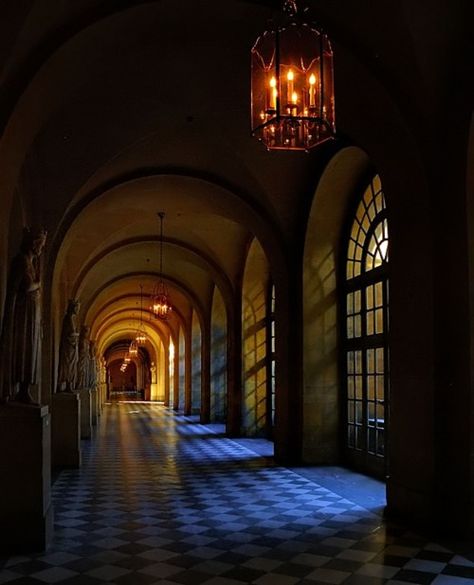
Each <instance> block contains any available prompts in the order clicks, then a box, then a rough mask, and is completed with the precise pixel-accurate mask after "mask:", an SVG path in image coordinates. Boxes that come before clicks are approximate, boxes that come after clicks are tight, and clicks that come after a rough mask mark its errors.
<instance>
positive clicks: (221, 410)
mask: <svg viewBox="0 0 474 585" xmlns="http://www.w3.org/2000/svg"><path fill="white" fill-rule="evenodd" d="M226 415H227V318H226V313H225V306H224V300H223V298H222V295H221V293H220V291H219V289H218V288H217V287H216V288H215V289H214V295H213V299H212V315H211V413H210V418H211V422H224V421H225V419H226Z"/></svg>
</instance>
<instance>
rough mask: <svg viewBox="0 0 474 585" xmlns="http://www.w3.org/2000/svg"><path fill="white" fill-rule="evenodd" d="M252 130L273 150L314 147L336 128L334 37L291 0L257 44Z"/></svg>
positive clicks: (253, 70)
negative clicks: (330, 37)
mask: <svg viewBox="0 0 474 585" xmlns="http://www.w3.org/2000/svg"><path fill="white" fill-rule="evenodd" d="M251 109H252V134H253V135H254V136H256V137H258V139H259V140H261V141H262V142H263V143H264V144H265V146H266V147H267V148H268V149H269V150H278V149H280V150H306V151H307V150H309V149H310V148H313V147H314V146H316V145H318V144H321V143H322V142H324V141H326V140H328V139H330V138H333V137H334V133H335V111H334V75H333V52H332V49H331V43H330V41H329V39H328V37H327V36H326V35H325V34H324V33H323V32H322V31H321V30H320V29H319V28H317V27H316V26H315V25H313V24H310V23H307V22H305V21H304V20H303V19H302V18H301V17H300V16H299V15H298V12H297V7H296V2H295V1H292V0H285V2H284V4H283V15H282V17H281V19H280V21H279V22H275V23H274V24H273V26H272V27H271V28H270V29H269V30H267V31H265V32H264V33H263V34H262V35H261V36H260V37H259V38H258V39H257V41H256V43H255V45H254V47H253V49H252V99H251Z"/></svg>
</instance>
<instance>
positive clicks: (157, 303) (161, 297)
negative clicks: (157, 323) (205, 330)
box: [150, 211, 173, 321]
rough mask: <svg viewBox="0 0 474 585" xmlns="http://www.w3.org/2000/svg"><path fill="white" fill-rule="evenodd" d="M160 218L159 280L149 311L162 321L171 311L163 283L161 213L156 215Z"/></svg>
mask: <svg viewBox="0 0 474 585" xmlns="http://www.w3.org/2000/svg"><path fill="white" fill-rule="evenodd" d="M158 217H159V218H160V280H159V281H158V283H157V284H156V285H155V287H154V289H153V292H152V295H151V307H150V309H151V311H152V312H153V314H154V315H155V317H156V318H157V319H162V320H163V321H164V320H166V319H168V317H169V316H170V313H171V311H172V309H173V308H172V306H171V302H170V297H169V294H168V289H167V288H166V285H165V283H164V282H163V277H162V274H163V218H164V217H165V214H164V213H163V212H162V211H161V212H159V213H158Z"/></svg>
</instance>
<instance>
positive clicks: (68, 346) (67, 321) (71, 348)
mask: <svg viewBox="0 0 474 585" xmlns="http://www.w3.org/2000/svg"><path fill="white" fill-rule="evenodd" d="M79 307H80V304H79V301H78V300H77V299H71V300H70V301H69V304H68V308H67V311H66V315H65V316H64V320H63V328H62V332H61V342H60V345H59V372H58V392H74V390H75V389H76V388H77V363H78V360H79V350H78V345H79V333H78V331H77V325H76V317H77V314H78V313H79Z"/></svg>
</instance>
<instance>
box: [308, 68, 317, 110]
mask: <svg viewBox="0 0 474 585" xmlns="http://www.w3.org/2000/svg"><path fill="white" fill-rule="evenodd" d="M315 85H316V76H315V75H314V73H311V75H310V76H309V107H310V108H315V107H316V87H315Z"/></svg>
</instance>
